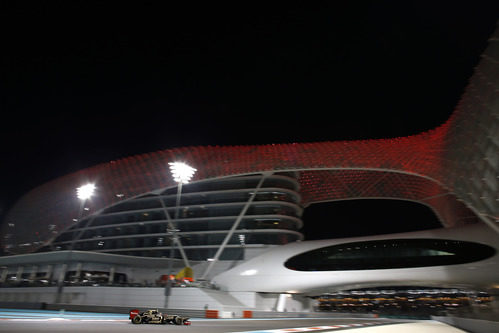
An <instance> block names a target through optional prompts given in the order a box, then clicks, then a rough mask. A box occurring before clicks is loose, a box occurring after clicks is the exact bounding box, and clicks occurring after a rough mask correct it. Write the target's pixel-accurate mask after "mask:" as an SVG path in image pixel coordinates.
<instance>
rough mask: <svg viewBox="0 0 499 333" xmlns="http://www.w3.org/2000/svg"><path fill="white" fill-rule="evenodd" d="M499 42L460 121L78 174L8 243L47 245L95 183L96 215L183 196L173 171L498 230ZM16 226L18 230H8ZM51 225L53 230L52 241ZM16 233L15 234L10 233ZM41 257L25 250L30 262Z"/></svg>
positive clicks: (142, 159) (30, 200) (186, 153)
mask: <svg viewBox="0 0 499 333" xmlns="http://www.w3.org/2000/svg"><path fill="white" fill-rule="evenodd" d="M498 63H499V38H498V37H497V33H496V36H495V37H492V38H491V40H490V45H489V48H488V49H487V51H486V52H485V54H484V56H483V59H482V61H481V64H480V65H479V67H478V68H477V69H476V70H475V74H474V76H473V78H472V79H471V82H470V85H469V87H468V88H467V90H466V93H465V94H464V95H463V98H462V100H461V101H460V103H459V105H458V107H457V108H456V110H455V112H454V113H453V115H452V117H451V118H450V119H449V120H448V121H447V122H446V123H445V124H443V125H442V126H440V127H438V128H436V129H434V130H431V131H429V132H425V133H422V134H419V135H415V136H410V137H403V138H394V139H382V140H363V141H339V142H317V143H291V144H277V145H258V146H256V145H255V146H224V147H219V146H215V147H213V146H209V147H206V146H200V147H185V148H178V149H168V150H163V151H158V152H153V153H147V154H142V155H137V156H131V157H128V158H124V159H121V160H117V161H111V162H108V163H104V164H100V165H97V166H95V167H92V168H89V169H85V170H82V171H80V172H77V173H74V174H70V175H67V176H64V177H61V178H58V179H56V180H54V181H51V182H49V183H47V184H45V185H43V186H40V187H38V188H36V189H34V190H32V191H31V192H29V193H27V194H26V195H25V196H24V197H23V198H21V200H20V201H19V202H18V203H17V204H16V205H15V206H14V207H13V209H12V210H11V211H10V213H9V215H8V216H7V220H6V223H4V225H3V229H2V234H3V235H6V234H9V233H10V234H12V233H14V234H15V239H16V243H17V244H21V243H33V242H34V241H46V240H48V239H50V238H51V237H53V234H52V233H53V232H54V231H57V230H62V229H64V228H66V227H67V226H69V225H71V223H72V222H73V218H75V216H77V215H78V210H79V202H78V201H77V200H75V188H76V187H78V186H80V185H81V184H83V183H85V182H87V181H92V182H95V183H96V185H97V186H98V193H97V195H96V196H95V198H94V199H93V200H92V201H91V202H90V203H89V204H88V205H89V207H90V209H91V211H92V212H95V211H98V210H100V209H103V208H104V207H107V206H110V205H112V204H113V203H115V202H117V201H119V200H123V198H119V197H117V195H118V194H119V195H121V194H123V195H124V198H125V199H126V198H131V197H134V196H137V195H140V194H143V193H147V192H150V191H154V190H158V189H161V188H166V187H172V186H175V184H174V183H173V180H172V179H171V176H170V173H169V170H168V162H172V161H183V162H186V163H188V164H189V165H192V166H194V167H195V168H197V169H198V172H197V173H196V174H195V178H194V179H193V181H198V180H203V179H212V178H219V177H228V176H235V175H243V174H255V173H262V172H267V171H270V172H283V171H296V172H297V174H298V175H299V176H298V180H299V183H300V194H301V196H302V202H301V204H302V205H303V206H304V207H306V206H307V205H309V204H311V203H314V202H323V201H333V200H343V199H352V198H398V199H404V200H412V201H416V202H420V203H422V204H425V205H427V206H429V207H431V208H432V209H433V210H434V212H435V213H436V214H437V216H438V217H439V218H440V220H441V221H442V223H443V225H444V226H446V227H452V226H457V225H462V224H467V223H475V222H478V221H480V220H482V221H483V220H486V221H488V222H491V223H495V222H496V221H497V216H498V199H497V197H498V196H497V193H498V185H497V175H498V169H499V161H498V156H499V120H498V118H499V116H498V113H499V112H498V109H499V97H498V94H499V82H498V81H499V66H498ZM9 223H10V224H14V225H15V227H9ZM47 225H54V229H53V230H52V231H49V230H48V228H47V227H46V226H47ZM9 228H13V229H15V230H10V229H9ZM31 250H33V248H32V247H29V246H27V247H24V250H23V252H29V251H31Z"/></svg>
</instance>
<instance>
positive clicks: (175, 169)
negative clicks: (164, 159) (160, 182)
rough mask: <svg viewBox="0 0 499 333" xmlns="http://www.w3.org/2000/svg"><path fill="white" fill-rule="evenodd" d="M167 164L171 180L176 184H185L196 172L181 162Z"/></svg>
mask: <svg viewBox="0 0 499 333" xmlns="http://www.w3.org/2000/svg"><path fill="white" fill-rule="evenodd" d="M168 164H169V165H170V171H171V173H172V176H173V180H175V181H176V182H177V183H183V184H187V183H188V182H189V181H190V180H191V178H192V176H193V175H194V173H195V172H196V171H197V169H194V168H193V167H191V166H189V165H187V164H185V163H182V162H170V163H168Z"/></svg>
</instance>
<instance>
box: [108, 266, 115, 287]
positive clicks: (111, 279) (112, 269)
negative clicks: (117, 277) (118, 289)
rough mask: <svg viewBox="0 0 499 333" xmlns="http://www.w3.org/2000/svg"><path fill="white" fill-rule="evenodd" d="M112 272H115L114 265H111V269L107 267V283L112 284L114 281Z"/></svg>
mask: <svg viewBox="0 0 499 333" xmlns="http://www.w3.org/2000/svg"><path fill="white" fill-rule="evenodd" d="M114 273H116V267H114V266H111V269H109V280H108V281H107V282H108V283H109V284H113V282H114Z"/></svg>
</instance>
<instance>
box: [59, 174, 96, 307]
mask: <svg viewBox="0 0 499 333" xmlns="http://www.w3.org/2000/svg"><path fill="white" fill-rule="evenodd" d="M94 191H95V184H85V185H82V186H80V187H78V188H77V189H76V197H77V198H78V199H80V200H81V204H80V211H79V212H78V222H80V220H81V217H82V216H83V209H84V208H85V201H87V199H90V197H91V196H92V195H93V194H94ZM74 241H75V240H74V239H72V240H71V244H70V245H69V255H68V260H67V263H65V264H63V265H62V268H61V273H60V274H59V278H58V280H57V295H56V303H59V302H60V301H61V296H62V289H63V288H64V278H65V276H66V270H67V269H68V265H69V264H70V263H71V251H72V250H73V246H74Z"/></svg>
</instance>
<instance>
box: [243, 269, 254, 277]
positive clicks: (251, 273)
mask: <svg viewBox="0 0 499 333" xmlns="http://www.w3.org/2000/svg"><path fill="white" fill-rule="evenodd" d="M256 273H258V270H256V269H248V270H245V271H244V272H241V274H240V275H243V276H248V275H255V274H256Z"/></svg>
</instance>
